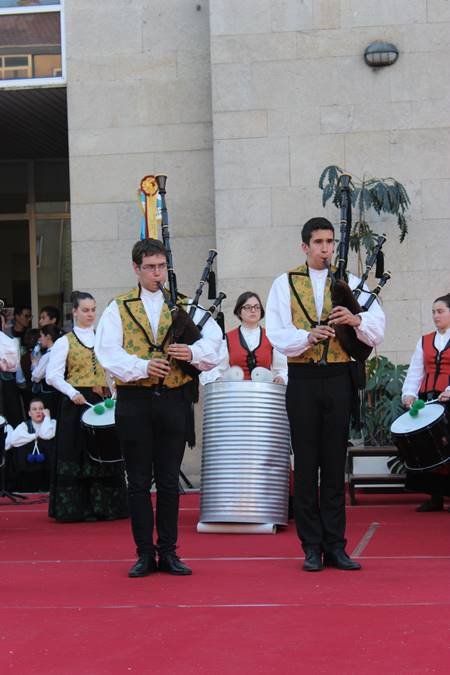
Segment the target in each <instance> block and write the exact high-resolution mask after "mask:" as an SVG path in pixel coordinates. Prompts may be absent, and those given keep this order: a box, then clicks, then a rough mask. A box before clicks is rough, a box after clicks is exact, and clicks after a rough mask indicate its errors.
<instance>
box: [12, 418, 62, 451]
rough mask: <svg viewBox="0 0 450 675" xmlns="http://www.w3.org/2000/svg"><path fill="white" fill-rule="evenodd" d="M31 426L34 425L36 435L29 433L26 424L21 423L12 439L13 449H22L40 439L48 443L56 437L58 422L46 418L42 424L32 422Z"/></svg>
mask: <svg viewBox="0 0 450 675" xmlns="http://www.w3.org/2000/svg"><path fill="white" fill-rule="evenodd" d="M31 424H32V425H33V428H34V433H30V432H29V431H28V426H27V423H26V422H21V423H20V424H19V425H18V426H17V427H16V428H15V429H14V431H13V432H12V434H11V437H10V443H11V446H12V447H13V448H20V447H21V446H22V445H26V444H27V443H32V442H33V441H36V440H37V439H38V438H42V440H45V441H48V440H50V439H51V438H54V437H55V433H56V420H52V419H51V418H50V417H47V416H45V417H44V419H43V420H42V422H41V423H40V424H37V423H36V422H31Z"/></svg>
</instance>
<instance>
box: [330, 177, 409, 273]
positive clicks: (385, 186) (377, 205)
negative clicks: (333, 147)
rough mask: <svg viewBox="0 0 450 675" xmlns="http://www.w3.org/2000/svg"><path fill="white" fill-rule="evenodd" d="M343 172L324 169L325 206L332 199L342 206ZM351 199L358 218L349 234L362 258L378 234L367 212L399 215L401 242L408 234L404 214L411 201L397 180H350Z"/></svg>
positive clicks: (353, 245)
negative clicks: (370, 223) (369, 220)
mask: <svg viewBox="0 0 450 675" xmlns="http://www.w3.org/2000/svg"><path fill="white" fill-rule="evenodd" d="M343 173H345V172H344V170H343V169H341V168H340V167H339V166H336V165H334V164H332V165H330V166H327V167H325V169H324V170H323V171H322V174H321V176H320V179H319V187H320V189H321V190H323V194H322V204H323V206H325V205H326V203H327V202H328V201H329V200H330V199H331V200H332V203H333V204H335V206H337V207H338V208H340V206H341V188H340V183H339V178H340V176H341V175H342V174H343ZM350 197H351V202H352V206H353V208H354V209H355V210H356V213H357V217H356V218H355V219H354V221H353V224H352V231H351V234H350V248H351V249H352V250H353V251H356V253H357V254H358V257H359V262H360V265H361V264H362V263H361V258H360V255H361V253H360V250H361V246H363V247H364V249H365V250H366V251H367V252H370V251H372V250H373V248H374V246H375V243H376V240H377V236H378V235H377V233H376V232H374V231H373V230H372V228H371V226H370V225H369V222H368V220H367V212H368V211H369V210H370V209H373V210H374V211H375V212H376V213H377V214H378V215H380V213H390V214H392V215H395V216H397V225H398V227H399V229H400V242H402V241H403V240H404V239H405V237H406V234H407V232H408V227H407V223H406V218H405V212H406V211H407V209H408V208H409V206H410V203H411V202H410V199H409V196H408V193H407V192H406V189H405V187H404V186H403V185H402V184H401V183H399V182H398V181H397V180H395V179H394V178H366V177H364V178H362V179H356V180H355V178H354V177H353V178H352V179H351V181H350Z"/></svg>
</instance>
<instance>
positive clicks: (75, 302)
mask: <svg viewBox="0 0 450 675" xmlns="http://www.w3.org/2000/svg"><path fill="white" fill-rule="evenodd" d="M80 300H94V296H93V295H91V294H90V293H87V292H86V291H72V293H71V294H70V302H71V303H72V307H73V308H74V309H78V307H79V305H80Z"/></svg>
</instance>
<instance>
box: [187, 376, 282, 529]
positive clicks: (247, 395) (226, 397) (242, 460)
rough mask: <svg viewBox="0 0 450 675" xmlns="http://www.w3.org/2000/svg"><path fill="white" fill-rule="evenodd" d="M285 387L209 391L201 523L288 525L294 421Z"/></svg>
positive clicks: (223, 386) (241, 385)
mask: <svg viewBox="0 0 450 675" xmlns="http://www.w3.org/2000/svg"><path fill="white" fill-rule="evenodd" d="M285 391H286V389H285V387H284V386H281V385H278V384H272V383H262V382H261V383H257V382H251V381H244V382H213V383H212V384H208V385H206V387H205V396H204V411H203V454H202V472H201V501H200V521H201V522H202V523H218V522H219V523H276V524H279V525H285V524H287V520H288V497H289V467H290V458H289V449H290V433H289V422H288V419H287V415H286V408H285Z"/></svg>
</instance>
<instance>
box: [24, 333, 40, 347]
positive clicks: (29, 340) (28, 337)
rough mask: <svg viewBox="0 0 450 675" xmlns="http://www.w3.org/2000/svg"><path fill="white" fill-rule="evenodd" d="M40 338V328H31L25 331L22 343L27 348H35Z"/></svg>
mask: <svg viewBox="0 0 450 675" xmlns="http://www.w3.org/2000/svg"><path fill="white" fill-rule="evenodd" d="M38 340H39V328H29V329H28V330H27V331H25V334H24V336H23V338H22V345H23V347H26V348H27V349H30V350H31V349H33V348H34V347H35V346H36V345H37V341H38Z"/></svg>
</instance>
